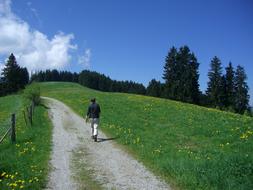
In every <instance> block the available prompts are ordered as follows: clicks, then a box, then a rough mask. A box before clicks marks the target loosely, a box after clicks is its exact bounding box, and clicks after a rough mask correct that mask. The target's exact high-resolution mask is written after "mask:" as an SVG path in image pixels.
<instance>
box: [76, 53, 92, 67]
mask: <svg viewBox="0 0 253 190" xmlns="http://www.w3.org/2000/svg"><path fill="white" fill-rule="evenodd" d="M90 58H91V50H90V49H86V50H85V52H84V55H82V56H79V57H78V63H79V64H81V65H82V66H83V67H84V68H86V69H88V68H90Z"/></svg>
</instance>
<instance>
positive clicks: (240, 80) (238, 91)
mask: <svg viewBox="0 0 253 190" xmlns="http://www.w3.org/2000/svg"><path fill="white" fill-rule="evenodd" d="M246 80H247V76H246V73H245V71H244V68H243V67H242V66H240V65H238V66H237V68H236V72H235V111H236V112H237V113H240V114H243V113H244V112H245V111H246V110H247V109H248V107H249V98H250V97H249V94H248V91H249V87H248V85H247V82H246Z"/></svg>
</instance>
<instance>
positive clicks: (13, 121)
mask: <svg viewBox="0 0 253 190" xmlns="http://www.w3.org/2000/svg"><path fill="white" fill-rule="evenodd" d="M15 124H16V118H15V113H13V114H11V142H13V143H14V142H16V130H15Z"/></svg>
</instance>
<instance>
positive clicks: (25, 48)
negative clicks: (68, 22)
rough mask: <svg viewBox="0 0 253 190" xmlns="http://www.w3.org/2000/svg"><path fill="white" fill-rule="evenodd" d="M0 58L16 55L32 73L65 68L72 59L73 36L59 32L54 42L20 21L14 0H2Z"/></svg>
mask: <svg viewBox="0 0 253 190" xmlns="http://www.w3.org/2000/svg"><path fill="white" fill-rule="evenodd" d="M0 26H1V27H0V56H9V54H10V53H14V55H15V56H16V58H17V62H18V64H20V65H21V66H25V67H27V68H28V70H29V71H32V70H33V71H34V70H45V69H63V68H64V67H65V66H66V65H68V64H69V62H70V60H71V54H70V53H71V50H73V49H77V45H75V44H72V42H71V40H73V39H74V35H73V34H64V33H62V32H59V33H57V34H55V35H54V36H53V37H52V38H51V39H49V37H48V36H47V35H46V34H43V33H42V32H40V31H38V30H34V29H31V28H30V26H29V24H28V23H27V22H25V21H23V20H22V19H20V18H18V17H17V16H16V15H15V14H14V13H12V11H11V1H10V0H0Z"/></svg>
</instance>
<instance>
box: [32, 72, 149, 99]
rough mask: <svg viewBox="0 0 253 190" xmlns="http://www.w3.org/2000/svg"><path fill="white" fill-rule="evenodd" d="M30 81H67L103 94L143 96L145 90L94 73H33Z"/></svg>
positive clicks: (140, 85) (138, 86) (133, 84)
mask: <svg viewBox="0 0 253 190" xmlns="http://www.w3.org/2000/svg"><path fill="white" fill-rule="evenodd" d="M31 80H32V81H37V82H45V81H67V82H76V83H79V84H81V85H83V86H86V87H88V88H92V89H95V90H100V91H105V92H126V93H134V94H145V93H146V88H145V86H143V85H142V84H139V83H135V82H133V81H116V80H112V79H111V78H110V77H108V76H105V75H104V74H100V73H98V72H95V71H89V70H83V71H81V72H80V73H71V72H69V71H57V70H56V69H54V70H46V71H39V72H37V73H34V74H33V75H32V77H31Z"/></svg>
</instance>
